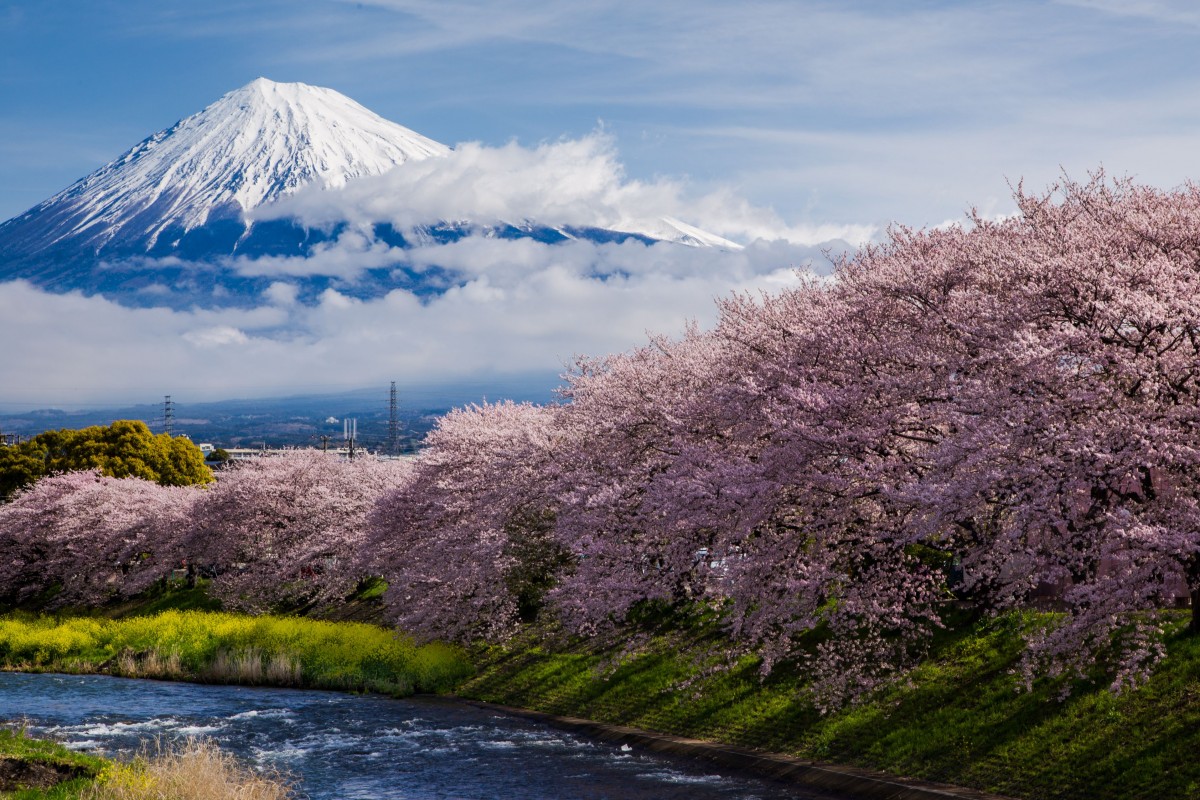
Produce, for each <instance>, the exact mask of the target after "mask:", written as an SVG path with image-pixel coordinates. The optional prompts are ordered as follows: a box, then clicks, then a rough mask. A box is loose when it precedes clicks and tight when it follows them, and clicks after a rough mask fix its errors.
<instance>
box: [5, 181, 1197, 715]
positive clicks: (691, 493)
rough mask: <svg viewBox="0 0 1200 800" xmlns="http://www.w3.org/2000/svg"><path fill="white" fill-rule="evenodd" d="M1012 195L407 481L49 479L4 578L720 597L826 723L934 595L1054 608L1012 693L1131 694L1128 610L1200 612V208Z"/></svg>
mask: <svg viewBox="0 0 1200 800" xmlns="http://www.w3.org/2000/svg"><path fill="white" fill-rule="evenodd" d="M1016 199H1017V201H1018V204H1019V214H1018V215H1016V216H1014V217H1013V218H1009V219H1005V220H1003V221H990V220H985V219H981V218H976V219H972V220H971V224H970V225H969V226H967V227H966V228H949V229H945V230H933V231H922V232H913V231H908V230H903V229H898V230H894V231H892V232H891V234H890V238H889V240H888V241H887V242H886V243H884V244H881V245H878V246H871V247H868V248H866V249H864V250H862V251H860V252H859V253H857V254H856V255H855V256H853V257H852V258H848V259H846V260H844V261H843V262H842V263H840V264H839V265H838V267H837V270H836V274H835V275H834V277H833V279H831V280H816V279H813V280H809V281H807V282H804V283H802V284H801V285H799V286H797V287H795V288H791V289H788V290H785V291H782V292H780V293H777V294H773V295H769V296H764V297H750V296H736V297H731V298H727V299H725V300H723V301H722V302H721V303H720V320H719V322H718V324H717V325H716V326H715V328H714V329H712V330H710V331H700V330H694V329H693V330H689V331H687V332H685V333H684V334H683V335H682V336H681V337H680V338H677V339H666V338H663V339H655V340H653V341H652V342H651V343H650V344H649V345H648V346H646V347H643V348H641V349H638V350H635V351H632V352H629V353H624V354H620V355H615V356H609V357H605V358H600V359H591V360H582V361H580V363H579V364H578V366H577V368H576V369H575V370H574V371H573V372H572V373H571V374H570V375H569V376H568V377H567V382H566V386H565V388H564V402H563V403H561V404H558V405H552V406H545V407H540V406H532V405H514V404H498V405H485V406H482V407H473V408H469V409H464V410H460V411H455V412H453V413H451V414H449V415H447V416H446V417H444V418H443V419H442V420H441V422H440V424H439V425H438V427H437V429H436V430H435V431H434V432H433V433H432V434H431V435H430V437H429V438H428V441H427V445H428V450H427V451H426V452H425V453H424V454H423V455H422V456H421V457H420V458H419V459H417V460H416V461H415V462H413V463H410V464H404V465H397V464H389V463H385V462H375V461H371V460H360V461H355V462H353V463H345V462H339V461H336V460H334V459H330V458H323V457H322V456H321V455H320V454H315V453H304V452H297V453H294V454H292V455H290V456H288V457H286V458H280V459H264V460H261V461H258V462H255V463H253V464H251V465H249V466H245V467H242V468H241V469H239V470H237V471H235V472H232V473H230V474H228V475H227V476H223V477H222V479H221V480H220V481H219V482H218V483H217V485H216V486H215V488H207V489H194V490H186V489H169V488H166V487H154V486H152V485H149V484H144V483H142V482H139V481H135V480H124V481H116V480H113V479H106V478H103V477H101V476H99V475H96V474H92V473H85V474H71V475H63V476H58V477H53V478H48V479H43V480H42V481H40V482H39V483H38V484H36V485H35V486H34V487H33V488H32V489H31V490H29V491H27V492H26V493H25V494H23V495H21V496H19V497H18V498H17V499H16V500H15V501H14V502H13V503H11V504H10V505H8V506H5V507H3V508H0V553H3V563H0V586H3V587H5V588H8V589H12V588H14V587H15V588H16V589H18V590H20V591H36V590H40V589H41V588H44V587H45V585H46V583H47V581H51V580H52V581H56V582H58V583H61V584H62V586H63V587H64V589H63V592H62V597H63V598H64V599H70V600H76V601H84V602H89V601H95V600H97V599H100V598H101V597H102V596H104V595H105V594H106V593H111V592H125V593H129V592H136V591H138V590H139V589H140V588H142V587H144V586H146V585H147V582H148V581H150V580H153V579H154V578H155V577H157V576H159V575H161V573H162V570H163V569H164V568H166V567H168V566H169V565H171V564H175V563H178V562H179V561H180V560H183V559H188V560H192V561H195V562H199V563H203V564H206V565H214V566H216V567H217V577H216V579H215V580H214V583H213V588H214V591H216V592H218V593H219V594H220V595H221V596H222V597H224V598H225V599H226V600H227V601H228V602H230V603H233V604H235V605H241V606H244V607H248V608H262V607H267V606H270V605H272V604H276V603H279V602H282V601H296V602H305V601H311V600H314V599H317V600H320V599H329V598H335V597H338V596H341V595H344V594H345V593H346V592H347V591H349V590H350V589H351V588H352V587H353V585H354V583H355V581H356V580H358V579H359V578H361V577H362V576H364V575H382V576H383V577H384V578H385V579H386V580H387V581H388V583H389V587H390V588H389V590H388V593H387V595H386V596H385V603H386V606H387V608H388V610H389V612H390V614H391V615H392V617H393V619H394V620H395V621H396V623H397V625H398V626H399V627H401V628H403V629H406V630H408V631H411V632H414V633H417V634H421V635H426V636H431V637H445V638H452V639H458V640H469V639H473V638H479V637H483V638H489V639H499V638H503V637H505V636H507V635H509V634H511V633H512V632H513V631H514V630H516V629H517V628H518V626H519V625H520V623H521V622H522V621H523V620H528V619H530V618H531V617H532V616H533V615H535V614H537V613H542V614H552V615H554V616H555V617H556V618H557V619H559V620H561V621H562V623H563V624H564V625H565V626H566V628H567V629H568V630H569V631H572V632H576V633H580V634H591V633H596V632H602V631H606V630H608V631H612V630H616V629H619V628H620V626H621V625H622V623H623V622H624V621H625V620H626V618H627V616H628V614H629V612H630V611H631V610H633V609H635V608H636V607H639V606H643V605H645V604H647V603H660V604H666V605H684V606H687V607H695V606H697V605H705V606H709V607H712V608H714V609H716V610H718V611H719V613H720V615H721V619H722V620H723V622H724V624H725V625H726V627H727V630H728V637H729V641H730V643H731V647H733V648H740V649H743V650H752V651H754V652H757V653H759V654H761V655H762V657H763V659H764V663H765V664H766V665H767V666H768V667H769V666H770V665H772V664H774V663H778V662H779V661H781V660H785V659H790V658H807V659H808V661H809V666H810V669H811V670H812V674H813V676H814V680H815V682H816V686H817V688H818V690H819V692H820V694H821V695H822V696H823V697H825V698H827V699H831V700H835V701H836V700H838V699H840V698H844V697H846V696H850V695H854V694H856V693H859V692H862V691H863V690H865V689H869V688H870V687H872V686H874V685H876V684H877V683H878V682H879V681H881V680H884V679H886V678H888V677H889V676H891V675H894V674H896V672H897V671H898V670H902V669H903V668H905V667H906V666H908V665H910V664H912V663H913V662H914V660H915V659H918V658H919V657H920V656H921V654H922V652H923V651H924V648H925V647H926V645H927V644H928V642H929V640H930V637H931V636H932V634H933V632H934V631H935V630H936V628H937V627H938V626H939V625H940V624H941V622H940V620H941V617H942V614H943V611H944V608H945V604H946V601H947V600H948V599H951V598H957V599H958V600H965V601H967V602H968V603H970V604H971V605H972V606H974V607H975V608H978V609H981V610H983V611H986V612H990V613H997V612H1001V611H1004V610H1006V609H1011V608H1014V607H1018V606H1020V605H1022V604H1024V603H1026V602H1027V601H1028V599H1029V597H1030V596H1031V594H1032V593H1034V592H1035V591H1037V590H1039V588H1041V589H1045V588H1046V587H1053V591H1054V596H1055V598H1056V599H1057V600H1058V601H1060V602H1061V604H1062V606H1063V607H1064V608H1065V610H1066V613H1065V614H1064V615H1062V616H1061V617H1060V618H1059V620H1058V622H1057V623H1055V624H1051V625H1050V626H1048V627H1047V628H1045V629H1043V630H1040V631H1038V632H1036V633H1034V634H1032V635H1031V636H1030V639H1029V641H1028V648H1027V653H1026V659H1025V667H1026V670H1027V675H1029V676H1033V675H1035V674H1039V673H1046V672H1049V673H1051V674H1055V673H1062V672H1064V671H1065V672H1069V673H1073V672H1082V671H1084V670H1087V669H1090V668H1091V666H1092V665H1093V664H1094V663H1096V662H1097V661H1101V662H1105V663H1108V664H1109V666H1110V667H1111V668H1112V670H1113V674H1114V675H1115V676H1116V680H1117V682H1118V683H1119V684H1120V683H1126V682H1131V681H1136V680H1137V679H1138V678H1139V677H1140V676H1142V675H1144V674H1145V671H1146V670H1147V669H1149V667H1150V666H1151V665H1152V664H1153V662H1154V660H1155V659H1156V658H1158V657H1159V656H1160V655H1161V638H1160V636H1159V633H1160V631H1159V630H1158V629H1157V627H1156V625H1157V622H1156V620H1157V619H1158V617H1157V616H1155V615H1153V614H1148V613H1143V612H1148V611H1151V610H1153V609H1156V608H1159V607H1161V606H1163V605H1164V604H1169V603H1171V602H1173V601H1174V600H1175V599H1176V598H1178V597H1180V596H1183V597H1187V596H1188V595H1190V597H1191V599H1192V601H1193V608H1197V607H1200V602H1197V601H1200V503H1198V500H1200V479H1198V478H1200V471H1198V469H1197V468H1198V466H1200V464H1198V463H1197V462H1198V461H1200V384H1198V379H1200V189H1196V188H1193V187H1188V188H1185V189H1183V190H1179V191H1174V192H1161V191H1157V190H1153V189H1149V188H1145V187H1140V186H1136V185H1133V184H1131V183H1128V182H1116V183H1112V182H1108V181H1106V180H1105V179H1104V178H1103V177H1097V178H1095V179H1093V180H1092V181H1090V182H1088V183H1085V184H1075V183H1067V184H1065V185H1064V186H1062V187H1060V189H1059V190H1058V191H1057V192H1055V193H1053V194H1047V195H1044V196H1031V195H1027V194H1025V193H1023V192H1020V191H1018V193H1017V197H1016ZM1197 619H1200V617H1196V618H1194V619H1193V624H1192V628H1193V630H1196V629H1197V628H1198V627H1200V623H1198V622H1197Z"/></svg>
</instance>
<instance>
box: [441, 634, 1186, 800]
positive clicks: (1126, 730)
mask: <svg viewBox="0 0 1200 800" xmlns="http://www.w3.org/2000/svg"><path fill="white" fill-rule="evenodd" d="M1021 622H1022V621H1021V619H1020V618H1018V617H1015V616H1014V617H1009V618H1007V619H1004V620H1000V621H993V622H991V623H990V624H976V625H975V626H972V627H969V628H968V629H966V630H965V631H963V632H960V633H959V634H958V635H955V636H953V637H948V640H947V641H944V642H942V643H941V644H940V645H939V647H938V648H937V651H936V652H935V657H934V659H933V660H932V661H931V662H930V663H929V664H927V665H926V666H925V667H924V668H922V669H921V670H920V671H919V672H917V673H916V675H914V676H913V681H912V684H911V685H910V686H908V687H896V688H893V689H890V690H888V691H886V692H884V693H882V694H880V695H879V696H877V697H874V698H872V699H871V701H870V702H868V703H866V704H864V705H861V706H858V707H855V708H851V709H848V710H844V711H842V712H840V713H837V714H833V715H830V716H825V717H823V716H821V715H820V714H818V713H817V712H816V710H815V709H814V708H813V707H812V706H811V705H810V704H809V703H807V702H805V701H804V700H802V699H801V695H800V691H799V690H800V689H801V687H802V685H803V676H802V675H799V674H797V673H795V672H791V673H788V672H785V671H778V670H777V672H776V673H774V674H772V675H771V676H770V677H769V678H768V679H767V680H766V681H761V680H760V678H759V676H758V671H757V665H756V664H755V663H754V662H753V660H750V659H747V660H744V661H742V662H740V663H739V664H738V665H737V667H736V668H735V669H733V670H718V671H712V670H710V669H709V667H711V666H712V665H713V664H715V663H716V660H715V659H714V658H712V657H711V656H709V654H710V653H711V652H712V651H713V649H714V648H715V646H716V645H718V644H719V639H718V638H717V637H716V636H715V634H712V633H711V632H709V633H703V632H700V633H697V632H695V631H693V632H690V633H686V634H685V633H681V632H680V631H678V630H675V631H659V632H657V633H656V634H654V635H653V636H651V637H649V638H648V639H647V640H646V641H645V642H644V643H642V644H641V645H640V646H639V647H637V648H635V652H634V653H633V654H632V655H626V656H623V657H622V656H620V655H619V653H620V651H621V649H623V648H624V647H625V645H617V646H614V647H612V648H609V649H602V648H597V647H595V646H594V645H589V644H587V643H579V642H576V643H574V644H561V645H558V646H555V647H554V648H553V649H552V650H549V649H543V648H541V647H539V646H538V644H537V643H536V642H535V641H534V640H532V639H529V640H526V641H521V642H517V643H515V645H514V646H510V647H508V648H492V649H489V650H481V651H479V652H478V653H477V654H476V660H477V663H478V665H479V667H480V672H479V673H478V674H477V676H476V677H474V678H473V679H470V680H469V681H467V682H466V683H465V684H464V685H463V686H461V687H460V689H459V693H460V694H461V695H462V696H465V697H470V698H474V699H480V700H488V701H491V702H497V703H503V704H508V705H514V706H522V707H526V708H533V709H537V710H540V711H547V712H551V713H557V714H564V715H571V716H580V717H586V718H590V719H595V720H599V721H604V722H612V723H619V724H626V725H633V726H636V727H641V728H645V729H649V730H656V731H661V732H666V733H673V734H678V735H685V736H691V737H697V738H704V739H712V740H718V741H724V742H729V743H733V744H739V745H743V746H750V747H758V748H763V749H766V750H771V751H776V752H785V753H791V754H794V755H799V756H803V757H808V758H815V759H820V760H825V761H831V762H839V763H848V764H855V765H859V766H865V767H871V768H874V769H880V770H884V771H887V772H891V773H893V774H899V775H910V776H914V777H921V778H926V779H929V780H936V781H943V782H947V783H955V784H959V785H965V786H972V787H975V788H980V789H986V790H989V791H993V792H998V793H1001V794H1007V795H1011V796H1014V797H1022V798H1029V800H1033V799H1034V798H1079V799H1080V800H1083V798H1087V799H1088V800H1093V799H1094V798H1129V799H1130V800H1133V799H1134V798H1136V799H1138V800H1142V799H1143V798H1164V799H1166V798H1188V797H1200V758H1198V757H1197V753H1200V641H1197V640H1196V638H1195V637H1190V638H1182V637H1177V638H1175V639H1173V640H1172V642H1171V644H1170V655H1169V657H1168V659H1167V661H1166V662H1165V663H1164V664H1163V665H1162V666H1161V668H1160V669H1159V670H1158V671H1157V672H1156V674H1155V675H1154V677H1153V679H1152V680H1151V681H1150V682H1149V683H1148V684H1147V685H1146V686H1144V687H1143V688H1141V689H1140V690H1138V691H1136V692H1127V693H1125V694H1123V695H1119V696H1114V695H1113V694H1111V693H1110V692H1109V691H1108V690H1107V689H1106V688H1102V687H1099V686H1095V685H1083V684H1080V685H1077V686H1075V687H1074V691H1073V693H1072V695H1071V696H1070V698H1069V699H1067V700H1066V701H1065V702H1059V701H1058V699H1057V698H1058V687H1055V686H1049V685H1047V686H1038V687H1035V690H1034V691H1033V692H1019V691H1017V683H1016V679H1015V678H1014V676H1013V675H1012V674H1011V670H1012V668H1013V666H1014V665H1015V663H1016V656H1017V652H1018V641H1019V637H1018V631H1017V628H1018V626H1019V625H1020V624H1021Z"/></svg>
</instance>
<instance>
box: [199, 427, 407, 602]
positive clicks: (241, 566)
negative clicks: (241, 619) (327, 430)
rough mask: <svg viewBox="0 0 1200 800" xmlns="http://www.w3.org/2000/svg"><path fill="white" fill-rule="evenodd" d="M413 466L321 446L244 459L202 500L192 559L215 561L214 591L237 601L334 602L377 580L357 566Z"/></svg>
mask: <svg viewBox="0 0 1200 800" xmlns="http://www.w3.org/2000/svg"><path fill="white" fill-rule="evenodd" d="M408 469H409V468H408V465H407V464H406V463H404V462H398V461H382V460H378V459H375V458H371V457H360V458H356V459H354V460H352V461H346V460H342V459H339V458H338V457H337V456H336V455H334V454H331V453H325V452H322V451H319V450H291V451H285V452H283V453H280V454H277V455H271V456H264V457H262V458H256V459H252V460H249V461H244V462H241V463H239V464H238V465H237V466H236V467H234V468H232V469H229V470H227V471H225V472H222V474H221V477H220V480H219V481H218V482H217V483H216V485H215V486H213V487H212V488H211V489H209V490H208V491H207V492H205V494H204V499H203V502H202V503H200V504H198V505H197V507H196V509H195V512H194V518H193V523H192V526H191V529H190V533H189V536H188V541H187V542H186V547H187V557H188V558H189V559H191V560H193V561H195V562H197V563H200V564H204V565H209V566H212V567H215V569H216V572H217V575H216V577H215V578H214V580H213V583H212V591H213V592H214V593H215V594H216V595H217V596H218V597H220V598H221V599H222V600H224V601H225V602H226V603H228V604H229V605H231V606H233V607H237V608H244V609H249V610H263V609H269V608H274V607H278V606H280V605H300V604H309V603H318V604H320V603H328V602H330V601H333V600H337V599H340V598H342V597H345V596H346V595H347V594H349V593H350V592H351V591H353V589H354V587H355V586H356V584H357V582H358V581H359V580H360V579H361V578H363V577H367V575H366V574H361V573H358V572H356V571H355V567H354V565H355V564H356V563H357V561H358V554H359V552H360V550H361V549H362V548H363V547H364V526H365V522H366V517H367V513H368V512H369V511H370V510H371V508H372V507H373V506H374V504H375V503H376V501H377V500H378V499H379V498H380V497H381V496H382V495H383V494H384V492H386V491H388V490H389V489H392V488H394V487H395V486H397V485H399V484H401V483H402V482H403V481H404V480H405V478H406V475H407V472H408Z"/></svg>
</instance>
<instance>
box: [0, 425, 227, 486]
mask: <svg viewBox="0 0 1200 800" xmlns="http://www.w3.org/2000/svg"><path fill="white" fill-rule="evenodd" d="M81 470H97V471H99V472H100V474H102V475H107V476H109V477H112V478H141V479H143V480H147V481H152V482H154V483H159V484H162V485H163V486H191V485H194V484H201V483H208V482H210V481H212V480H213V476H212V472H211V471H210V470H209V468H208V467H206V466H205V465H204V454H203V453H201V452H200V448H198V447H196V445H194V444H193V443H192V442H191V440H190V439H188V438H187V437H186V436H175V437H171V436H169V435H167V434H165V433H160V434H157V435H155V434H153V433H151V432H150V428H149V427H147V426H146V423H144V422H141V421H140V420H118V421H116V422H114V423H113V424H111V425H107V426H104V425H93V426H92V427H89V428H80V429H69V428H62V429H59V430H54V431H45V432H44V433H39V434H38V435H37V436H34V437H33V438H31V439H29V440H28V441H25V442H22V443H21V444H18V445H11V446H8V447H0V498H3V499H7V498H10V497H11V496H12V494H13V493H14V492H15V491H16V490H18V489H20V488H22V487H25V486H29V485H30V484H32V483H33V482H35V481H36V480H38V479H39V478H42V477H45V476H47V475H54V474H59V473H64V472H76V471H81Z"/></svg>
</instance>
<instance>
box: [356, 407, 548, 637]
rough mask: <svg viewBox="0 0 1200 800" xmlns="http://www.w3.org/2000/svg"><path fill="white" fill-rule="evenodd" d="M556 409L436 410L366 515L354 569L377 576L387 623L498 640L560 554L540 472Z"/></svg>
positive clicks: (537, 594) (530, 607)
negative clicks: (409, 466) (411, 456)
mask: <svg viewBox="0 0 1200 800" xmlns="http://www.w3.org/2000/svg"><path fill="white" fill-rule="evenodd" d="M556 414H557V408H556V407H554V406H550V407H539V406H534V405H530V404H516V403H511V402H505V403H498V404H484V405H482V406H471V407H468V408H464V409H459V410H455V411H452V412H450V413H449V414H447V415H446V416H444V417H442V418H441V419H440V420H439V421H438V424H437V427H436V428H435V429H434V430H433V431H432V432H431V433H430V435H429V436H428V437H427V439H426V446H427V450H426V451H425V452H424V454H423V455H422V456H421V457H420V458H419V459H418V461H417V464H416V465H415V470H414V473H413V475H412V476H411V478H410V480H408V481H407V482H405V483H404V485H402V486H400V487H398V488H396V489H394V490H393V491H392V492H390V493H389V494H387V495H386V496H384V497H383V499H382V500H381V501H380V502H379V504H378V507H377V508H376V509H375V511H374V512H373V513H372V515H371V519H370V533H369V536H368V538H367V541H366V545H365V548H364V551H363V553H364V558H365V564H364V566H363V567H362V569H365V570H368V571H371V572H375V573H377V574H381V575H382V576H383V577H384V578H385V579H386V580H387V582H388V591H387V593H386V594H385V596H384V602H385V604H386V606H387V608H388V611H389V614H390V616H391V617H392V618H393V619H394V620H395V621H396V623H397V625H398V626H399V627H400V628H401V629H403V630H405V631H407V632H410V633H414V634H417V635H422V636H427V637H431V638H432V637H438V638H449V639H455V640H469V639H472V638H475V637H483V638H486V639H492V640H495V639H502V638H504V637H506V636H508V635H509V634H511V633H512V632H513V631H514V630H516V629H517V627H518V625H519V624H520V622H521V620H522V619H523V618H524V619H530V618H531V617H532V616H533V615H534V614H536V613H537V611H538V610H539V609H540V607H541V605H542V597H543V595H544V594H545V592H546V591H547V590H548V589H549V588H550V587H551V586H552V585H553V583H554V581H555V579H556V576H557V575H558V573H559V571H560V570H561V569H563V568H565V566H566V565H567V563H568V561H569V554H568V553H567V552H565V551H564V550H562V549H561V548H560V547H558V546H557V545H556V544H555V542H554V541H553V539H552V538H551V536H550V531H551V528H552V526H553V524H554V519H555V510H556V509H555V501H554V498H553V497H552V496H551V495H550V494H549V492H548V491H547V485H546V481H545V478H544V475H543V471H544V469H545V465H546V462H547V460H548V459H549V458H550V453H551V452H553V450H554V446H555V443H554V441H553V423H554V419H555V417H556Z"/></svg>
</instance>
